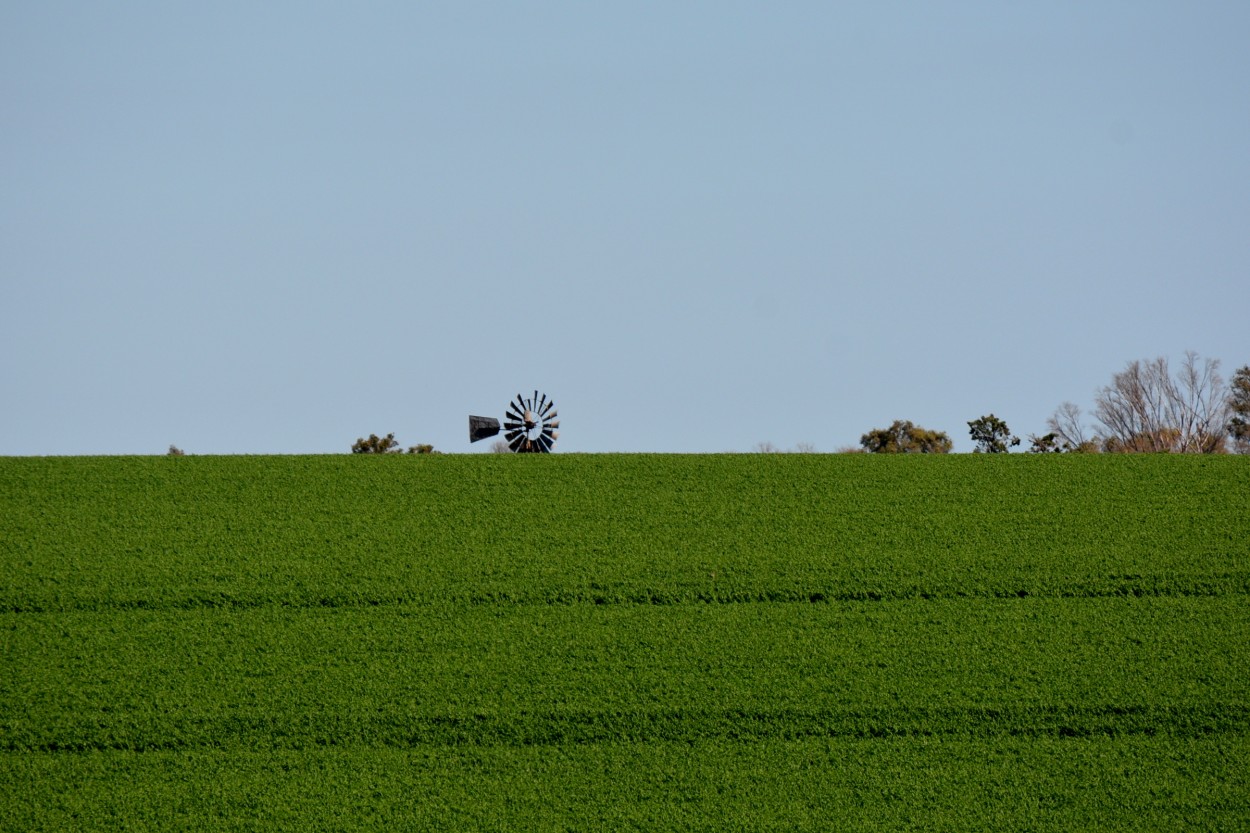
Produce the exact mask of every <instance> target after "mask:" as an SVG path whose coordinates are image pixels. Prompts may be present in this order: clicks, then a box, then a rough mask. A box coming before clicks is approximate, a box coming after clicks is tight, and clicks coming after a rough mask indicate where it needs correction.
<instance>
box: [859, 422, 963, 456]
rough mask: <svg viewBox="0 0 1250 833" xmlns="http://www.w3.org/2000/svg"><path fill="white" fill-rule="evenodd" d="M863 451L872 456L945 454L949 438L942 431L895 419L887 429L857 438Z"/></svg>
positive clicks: (873, 431)
mask: <svg viewBox="0 0 1250 833" xmlns="http://www.w3.org/2000/svg"><path fill="white" fill-rule="evenodd" d="M859 444H860V445H862V446H863V447H864V450H865V451H870V452H872V453H874V454H946V453H947V452H949V451H950V450H951V445H952V443H951V438H950V437H948V436H946V434H945V433H944V432H942V431H929V430H928V429H925V428H921V427H920V426H918V425H912V424H911V423H910V422H908V421H907V420H902V419H896V420H894V423H893V424H892V425H890V427H889V428H875V429H873V430H872V431H869V432H868V433H867V434H865V435H864V436H862V437H860V438H859Z"/></svg>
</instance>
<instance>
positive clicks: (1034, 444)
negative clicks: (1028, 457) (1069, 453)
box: [1029, 431, 1063, 454]
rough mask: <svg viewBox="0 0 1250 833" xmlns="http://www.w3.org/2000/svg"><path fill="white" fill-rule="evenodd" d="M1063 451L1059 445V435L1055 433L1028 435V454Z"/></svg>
mask: <svg viewBox="0 0 1250 833" xmlns="http://www.w3.org/2000/svg"><path fill="white" fill-rule="evenodd" d="M1059 451H1063V448H1062V447H1061V446H1060V445H1059V435H1058V434H1056V433H1055V432H1053V431H1052V432H1050V433H1049V434H1043V435H1042V436H1040V437H1039V436H1037V435H1036V434H1029V453H1030V454H1049V453H1052V452H1059Z"/></svg>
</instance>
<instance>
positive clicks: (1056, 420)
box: [1046, 402, 1098, 451]
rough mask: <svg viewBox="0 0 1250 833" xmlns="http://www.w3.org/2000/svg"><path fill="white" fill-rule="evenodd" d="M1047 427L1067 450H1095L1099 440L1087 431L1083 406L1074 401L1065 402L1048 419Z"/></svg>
mask: <svg viewBox="0 0 1250 833" xmlns="http://www.w3.org/2000/svg"><path fill="white" fill-rule="evenodd" d="M1046 427H1047V428H1049V429H1050V431H1051V433H1052V434H1054V435H1055V437H1056V438H1057V439H1058V441H1059V446H1060V448H1062V449H1064V450H1065V451H1093V450H1096V449H1097V448H1098V442H1097V440H1096V439H1094V438H1093V437H1092V436H1090V435H1088V434H1087V433H1086V428H1085V423H1084V419H1083V414H1082V413H1081V408H1080V406H1079V405H1076V404H1075V403H1073V402H1064V403H1063V404H1062V405H1060V406H1059V407H1058V409H1056V410H1055V412H1054V413H1053V414H1051V415H1050V419H1048V420H1046Z"/></svg>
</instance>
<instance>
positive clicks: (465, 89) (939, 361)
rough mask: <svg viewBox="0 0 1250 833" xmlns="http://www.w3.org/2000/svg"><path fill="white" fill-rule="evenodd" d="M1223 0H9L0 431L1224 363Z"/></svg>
mask: <svg viewBox="0 0 1250 833" xmlns="http://www.w3.org/2000/svg"><path fill="white" fill-rule="evenodd" d="M1247 44H1250V3H1246V2H1241V1H1240V0H1237V1H1236V2H1186V3H1181V2H1169V3H1158V2H1143V0H1131V1H1130V2H1110V0H1104V1H1103V2H1046V3H1040V2H1039V3H1005V2H985V3H979V2H975V3H974V2H915V3H904V2H879V3H876V2H874V3H856V4H851V3H831V2H830V3H818V2H788V3H787V2H768V3H762V2H761V3H739V2H723V1H722V2H672V0H669V2H663V3H660V2H656V3H584V2H579V3H572V2H567V3H550V2H532V3H502V2H464V1H463V0H461V1H460V2H448V3H437V4H434V3H419V2H402V3H401V2H396V3H369V2H362V3H329V2H319V3H312V2H300V3H291V2H266V3H251V2H249V3H234V2H213V3H177V2H151V3H134V2H126V0H119V2H113V3H88V2H81V0H79V2H72V3H58V2H37V3H36V2H23V3H16V2H7V0H4V1H3V2H0V391H2V393H0V396H2V400H0V454H118V453H152V454H160V453H163V452H164V451H165V449H166V448H167V447H168V446H169V444H170V443H174V444H177V445H178V446H180V447H182V448H184V449H185V450H186V451H187V452H189V453H214V454H216V453H268V452H274V453H295V452H315V453H319V452H346V451H347V450H348V448H349V447H350V445H351V443H352V441H353V440H355V439H356V438H357V437H359V436H363V435H367V434H368V433H370V432H374V433H379V434H381V433H386V432H388V431H393V432H395V434H396V436H397V438H398V439H399V440H400V442H401V443H403V444H404V445H411V444H415V443H418V442H424V443H432V444H434V445H435V447H437V448H438V449H440V450H444V451H451V452H468V451H473V452H477V451H486V450H487V448H486V446H487V445H488V443H478V444H476V445H472V446H471V445H469V443H468V437H467V427H466V417H467V415H468V414H469V413H478V414H484V415H494V416H501V415H502V413H503V409H504V406H505V404H506V403H507V402H508V400H509V399H511V398H512V397H513V396H515V395H516V394H517V393H518V392H527V393H528V392H531V391H533V390H534V389H535V388H538V389H539V390H541V391H544V392H546V393H547V394H549V395H550V396H552V397H554V399H555V400H556V402H557V403H558V406H559V409H560V412H561V416H562V417H563V420H562V421H563V430H562V436H561V440H560V443H559V444H558V445H557V447H556V450H557V451H566V452H571V451H588V452H603V451H664V452H719V451H749V450H752V449H753V448H754V447H755V446H756V445H757V444H758V443H760V442H770V443H773V444H775V445H776V446H779V447H781V448H789V447H793V446H795V445H796V444H798V443H810V444H812V445H814V446H815V447H816V448H817V449H818V450H821V451H832V450H835V449H837V448H839V447H844V446H853V445H856V444H857V443H858V440H859V437H860V435H861V434H863V433H864V432H865V431H867V430H869V429H871V428H875V427H883V426H885V425H888V424H889V423H890V422H891V421H892V420H894V419H910V420H912V421H914V422H917V423H919V424H921V425H924V426H925V427H928V428H933V429H938V430H943V431H946V432H948V433H949V434H950V435H951V437H952V438H953V439H954V440H955V443H956V450H959V451H967V450H970V448H971V443H970V442H969V440H968V435H967V425H966V423H967V421H968V420H971V419H975V418H976V417H978V416H980V415H982V414H986V413H989V412H993V413H995V414H997V415H998V416H999V417H1001V418H1003V419H1005V420H1007V422H1008V423H1009V424H1010V425H1011V427H1012V428H1013V429H1014V430H1015V431H1016V432H1017V433H1019V434H1020V435H1022V436H1023V435H1025V434H1028V433H1041V432H1043V431H1044V430H1045V420H1046V417H1047V416H1048V415H1049V414H1050V413H1051V412H1052V411H1053V410H1054V409H1055V407H1056V406H1057V405H1059V403H1060V402H1062V401H1064V400H1072V401H1075V402H1077V403H1079V404H1082V405H1085V406H1088V404H1089V403H1090V401H1091V399H1092V396H1093V393H1094V390H1095V389H1096V388H1097V387H1098V386H1100V385H1102V384H1105V383H1107V382H1108V381H1109V380H1110V377H1111V374H1112V373H1114V372H1116V371H1117V370H1119V369H1121V368H1122V367H1123V365H1124V364H1125V363H1126V362H1127V361H1129V360H1131V359H1138V358H1149V357H1154V356H1158V355H1165V356H1169V357H1171V358H1173V359H1174V360H1175V359H1179V358H1180V357H1181V355H1182V353H1183V351H1185V350H1186V349H1192V350H1196V351H1198V353H1199V354H1200V355H1202V356H1204V357H1208V356H1209V357H1214V358H1219V359H1222V360H1223V363H1224V364H1223V369H1224V371H1225V375H1226V376H1227V375H1229V374H1231V372H1232V370H1234V369H1235V368H1236V367H1238V366H1240V365H1242V364H1246V363H1248V362H1250V326H1248V325H1247V309H1248V304H1247V301H1248V295H1250V49H1248V48H1247Z"/></svg>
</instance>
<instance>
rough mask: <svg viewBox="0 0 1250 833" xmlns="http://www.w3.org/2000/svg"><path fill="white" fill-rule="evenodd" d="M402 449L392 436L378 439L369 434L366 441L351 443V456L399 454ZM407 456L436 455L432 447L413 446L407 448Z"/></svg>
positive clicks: (358, 440)
mask: <svg viewBox="0 0 1250 833" xmlns="http://www.w3.org/2000/svg"><path fill="white" fill-rule="evenodd" d="M401 453H403V449H401V448H400V447H399V441H398V440H396V439H395V435H394V434H387V435H386V436H385V437H379V436H378V435H377V434H370V435H369V438H368V439H360V438H358V439H357V440H356V442H354V443H352V454H401ZM408 453H409V454H437V453H438V452H436V451H435V450H434V446H432V445H414V446H410V447H409V448H408Z"/></svg>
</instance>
